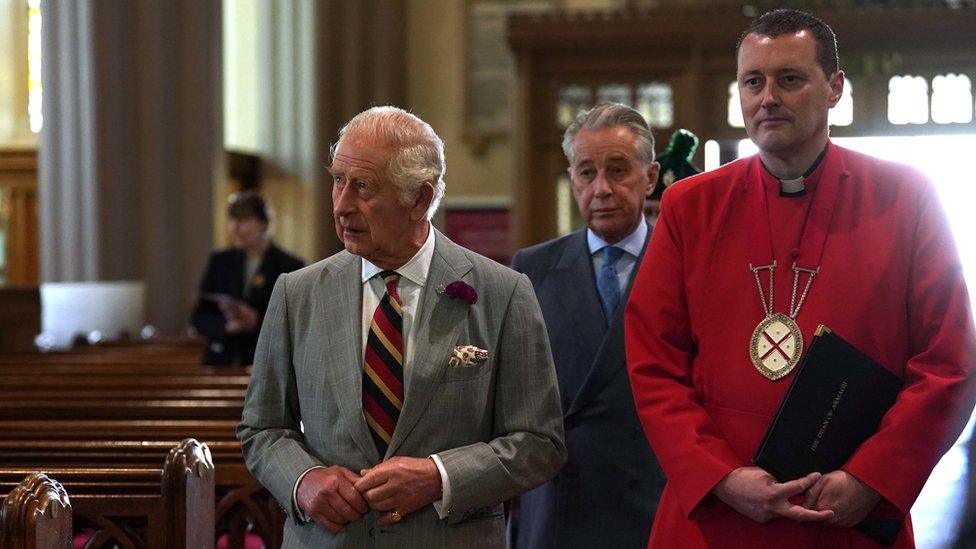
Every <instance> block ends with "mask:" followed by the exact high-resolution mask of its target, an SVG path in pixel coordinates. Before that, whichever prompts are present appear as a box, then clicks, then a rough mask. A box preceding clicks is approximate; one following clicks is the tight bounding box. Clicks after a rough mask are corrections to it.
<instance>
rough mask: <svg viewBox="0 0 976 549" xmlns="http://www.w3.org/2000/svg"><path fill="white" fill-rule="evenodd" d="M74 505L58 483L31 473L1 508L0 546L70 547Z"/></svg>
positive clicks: (23, 548) (31, 548)
mask: <svg viewBox="0 0 976 549" xmlns="http://www.w3.org/2000/svg"><path fill="white" fill-rule="evenodd" d="M71 528H72V524H71V501H70V500H69V499H68V493H67V492H66V491H65V490H64V487H62V486H61V484H60V483H59V482H57V481H56V480H54V479H52V478H49V477H48V476H47V475H45V474H43V473H32V474H31V475H28V476H27V478H25V479H24V480H23V481H22V482H21V483H20V484H18V485H17V486H16V487H14V489H13V490H11V491H10V494H8V495H7V498H6V499H5V500H4V501H3V507H2V508H0V546H2V547H6V548H10V549H55V548H58V549H63V548H64V547H70V546H71V539H72V538H71V536H72V531H71Z"/></svg>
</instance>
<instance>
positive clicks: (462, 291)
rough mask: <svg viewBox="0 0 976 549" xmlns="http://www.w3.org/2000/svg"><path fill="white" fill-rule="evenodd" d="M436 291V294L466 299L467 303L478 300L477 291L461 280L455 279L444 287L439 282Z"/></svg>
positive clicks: (472, 303) (473, 302)
mask: <svg viewBox="0 0 976 549" xmlns="http://www.w3.org/2000/svg"><path fill="white" fill-rule="evenodd" d="M436 291H437V295H442V294H447V296H448V297H453V298H454V299H460V300H461V301H466V302H467V303H468V305H474V304H475V303H477V302H478V292H476V291H475V290H474V288H472V287H471V286H469V285H468V284H467V283H466V282H464V281H461V280H455V281H454V282H451V283H450V284H448V285H447V286H446V287H445V286H444V285H443V284H441V285H439V286H437V290H436Z"/></svg>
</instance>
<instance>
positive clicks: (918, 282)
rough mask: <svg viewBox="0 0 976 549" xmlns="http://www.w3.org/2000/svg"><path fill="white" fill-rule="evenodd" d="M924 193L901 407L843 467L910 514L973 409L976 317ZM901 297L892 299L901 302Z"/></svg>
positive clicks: (934, 199) (946, 235)
mask: <svg viewBox="0 0 976 549" xmlns="http://www.w3.org/2000/svg"><path fill="white" fill-rule="evenodd" d="M917 188H918V189H919V193H918V197H917V203H918V209H917V210H916V216H917V217H916V219H913V220H912V219H906V222H909V223H910V222H914V223H915V230H914V240H913V243H912V247H911V256H910V257H908V258H905V260H906V261H908V262H909V270H908V272H909V280H908V295H906V296H905V297H904V298H905V299H906V300H907V302H908V306H907V308H906V312H907V319H906V321H907V323H908V334H909V340H910V341H909V342H908V348H909V358H908V361H907V363H906V364H905V367H904V373H903V375H902V377H903V380H904V387H903V389H902V391H901V393H900V394H899V396H898V399H897V401H896V402H895V404H894V406H893V407H892V408H891V410H889V412H888V414H887V415H886V416H885V417H884V419H883V420H882V422H881V426H880V428H879V430H878V432H877V434H875V435H874V436H873V437H871V438H870V439H868V440H867V441H866V442H865V443H864V444H863V445H861V447H860V448H859V449H858V450H857V452H855V454H854V455H853V456H852V457H851V459H850V461H849V462H848V463H847V464H846V465H845V466H844V470H846V471H848V472H849V473H851V474H852V475H854V476H855V477H857V478H858V479H860V480H861V481H862V482H864V483H865V484H867V485H868V486H870V487H871V488H873V489H874V490H875V491H877V492H878V493H880V494H881V496H882V497H883V498H884V499H885V500H887V501H888V502H891V503H892V504H894V506H895V507H896V508H897V510H898V511H899V512H900V514H901V515H907V514H908V512H909V509H910V508H911V506H912V503H913V502H914V501H915V499H916V497H917V496H918V493H919V492H920V491H921V489H922V485H923V484H924V483H925V481H926V479H927V478H928V476H929V474H930V473H931V471H932V469H933V468H934V467H935V465H936V463H937V462H938V460H939V459H940V458H941V456H942V455H943V454H944V453H945V452H946V451H947V450H948V449H949V447H951V446H952V444H953V442H955V439H956V437H957V436H958V434H959V432H960V431H961V430H962V428H963V425H964V424H965V423H966V421H967V420H968V418H969V415H970V413H971V412H972V407H973V401H974V398H976V394H974V390H976V386H974V383H973V382H972V379H971V377H972V376H971V374H972V372H973V370H974V361H976V343H974V334H973V316H972V310H971V308H970V303H969V298H968V295H967V290H966V284H965V282H964V279H963V271H962V266H961V264H960V262H959V259H958V257H959V256H958V253H957V252H956V249H955V245H954V243H953V238H952V234H951V231H950V229H949V226H948V222H947V219H946V217H945V215H944V213H943V211H942V208H941V205H940V203H939V199H938V194H937V193H936V191H935V189H934V188H933V187H932V185H931V183H928V182H925V183H923V184H920V185H918V187H917ZM899 297H900V296H892V298H893V299H898V298H899Z"/></svg>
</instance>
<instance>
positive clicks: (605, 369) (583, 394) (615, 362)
mask: <svg viewBox="0 0 976 549" xmlns="http://www.w3.org/2000/svg"><path fill="white" fill-rule="evenodd" d="M648 229H649V230H648V233H647V238H646V239H645V240H644V247H643V248H642V249H641V254H640V256H639V257H638V258H637V263H636V264H635V265H634V269H633V270H632V271H631V272H630V277H629V279H628V280H627V287H626V288H625V290H624V294H623V295H622V296H620V297H621V301H620V306H619V307H617V310H616V312H615V313H614V315H613V318H612V319H611V320H610V326H609V327H608V328H607V331H606V333H605V334H604V337H603V339H602V341H601V342H600V347H599V349H598V350H597V351H596V353H595V355H594V358H593V364H592V366H591V367H590V373H589V375H588V376H587V378H586V380H585V381H584V382H583V386H582V387H580V390H579V392H578V393H577V394H576V399H575V400H574V401H573V404H572V406H571V407H570V409H569V411H568V412H567V413H566V417H569V416H570V415H572V414H573V413H575V412H576V411H577V410H579V409H580V408H581V407H582V406H583V405H584V404H586V403H587V402H589V401H590V400H591V399H592V398H593V397H594V396H596V395H597V394H598V393H599V392H600V390H602V389H603V387H605V386H606V384H607V383H609V382H610V380H611V379H613V376H614V375H617V374H619V373H620V365H621V364H623V365H624V366H626V355H625V350H624V310H625V309H626V305H627V299H628V298H629V297H630V289H631V288H633V287H634V278H635V277H636V276H637V271H638V269H640V266H641V263H642V262H643V261H644V254H645V253H646V252H647V243H648V242H650V241H651V227H648Z"/></svg>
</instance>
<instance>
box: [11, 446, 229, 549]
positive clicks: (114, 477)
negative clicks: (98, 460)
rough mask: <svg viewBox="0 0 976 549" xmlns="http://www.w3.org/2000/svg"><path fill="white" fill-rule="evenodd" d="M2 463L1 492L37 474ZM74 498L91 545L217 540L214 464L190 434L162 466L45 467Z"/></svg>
mask: <svg viewBox="0 0 976 549" xmlns="http://www.w3.org/2000/svg"><path fill="white" fill-rule="evenodd" d="M34 472H35V471H33V470H32V469H28V468H23V467H7V466H5V467H0V493H4V494H6V493H10V494H11V495H13V493H14V490H15V488H16V486H17V483H18V479H23V478H24V477H25V476H27V475H30V474H32V473H34ZM44 472H45V473H46V474H47V475H48V476H49V477H53V478H57V479H58V481H59V482H60V483H61V484H62V485H63V486H64V489H65V490H66V491H67V493H68V494H69V497H70V502H71V508H72V510H73V522H74V528H75V529H76V530H78V529H80V528H86V527H87V528H92V529H94V537H93V538H92V540H91V541H89V543H88V546H90V547H102V546H104V545H107V544H109V543H114V544H117V545H119V546H120V547H123V548H126V549H129V548H148V549H156V548H159V549H165V548H178V547H186V548H194V549H196V548H201V547H206V548H210V547H213V544H214V539H215V537H214V509H215V504H214V477H215V474H214V465H213V462H212V460H211V458H210V452H209V450H208V449H207V447H206V446H205V445H203V444H201V443H199V442H197V441H195V440H192V439H187V440H185V441H183V442H182V443H180V444H179V445H178V446H175V447H173V448H172V449H171V450H170V451H169V452H168V454H167V456H166V459H165V461H164V462H163V465H162V468H159V467H121V466H119V467H58V468H55V467H45V468H44Z"/></svg>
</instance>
